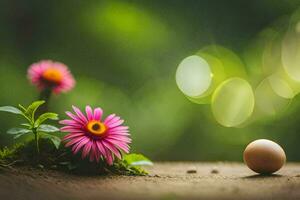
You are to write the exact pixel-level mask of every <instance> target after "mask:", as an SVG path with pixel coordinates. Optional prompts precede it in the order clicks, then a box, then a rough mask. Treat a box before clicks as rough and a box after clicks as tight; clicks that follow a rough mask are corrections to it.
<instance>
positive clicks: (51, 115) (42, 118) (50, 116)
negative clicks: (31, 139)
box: [34, 112, 58, 127]
mask: <svg viewBox="0 0 300 200" xmlns="http://www.w3.org/2000/svg"><path fill="white" fill-rule="evenodd" d="M47 119H51V120H58V115H57V114H56V113H50V112H47V113H44V114H42V115H40V116H39V117H38V118H37V120H36V121H35V123H34V127H39V126H40V125H41V124H42V123H43V122H44V121H46V120H47Z"/></svg>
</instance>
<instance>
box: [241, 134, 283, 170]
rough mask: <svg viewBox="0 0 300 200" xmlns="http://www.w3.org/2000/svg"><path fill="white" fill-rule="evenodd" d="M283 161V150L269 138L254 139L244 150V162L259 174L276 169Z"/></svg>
mask: <svg viewBox="0 0 300 200" xmlns="http://www.w3.org/2000/svg"><path fill="white" fill-rule="evenodd" d="M285 161H286V156H285V153H284V150H283V149H282V148H281V146H279V145H278V144H277V143H275V142H273V141H271V140H266V139H259V140H255V141H253V142H251V143H250V144H248V146H247V147H246V149H245V151H244V162H245V163H246V164H247V166H248V167H249V168H250V169H252V170H253V171H255V172H257V173H260V174H272V173H274V172H276V171H278V170H279V169H280V168H281V167H282V166H283V165H284V163H285Z"/></svg>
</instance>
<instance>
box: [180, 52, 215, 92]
mask: <svg viewBox="0 0 300 200" xmlns="http://www.w3.org/2000/svg"><path fill="white" fill-rule="evenodd" d="M211 82H212V72H211V69H210V66H209V64H208V63H207V62H206V61H205V60H204V59H203V58H201V57H200V56H196V55H193V56H189V57H187V58H185V59H184V60H183V61H182V62H181V63H180V64H179V66H178V68H177V71H176V83H177V86H178V87H179V89H180V90H181V91H182V92H183V93H184V94H185V95H187V96H189V97H197V96H201V95H202V94H204V93H205V92H206V91H207V90H208V89H209V87H210V85H211Z"/></svg>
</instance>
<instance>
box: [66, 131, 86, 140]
mask: <svg viewBox="0 0 300 200" xmlns="http://www.w3.org/2000/svg"><path fill="white" fill-rule="evenodd" d="M84 135H85V134H84V133H70V134H68V135H66V136H65V137H63V141H64V140H68V139H71V138H75V137H79V136H84Z"/></svg>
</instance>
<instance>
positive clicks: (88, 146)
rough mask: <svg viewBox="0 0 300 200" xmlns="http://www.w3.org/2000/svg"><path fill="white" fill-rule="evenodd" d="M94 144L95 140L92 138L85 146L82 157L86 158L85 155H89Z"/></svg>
mask: <svg viewBox="0 0 300 200" xmlns="http://www.w3.org/2000/svg"><path fill="white" fill-rule="evenodd" d="M92 144H93V142H92V141H91V140H90V141H89V142H88V143H87V144H86V145H85V146H84V147H83V150H82V155H81V157H82V158H85V157H86V156H87V155H88V153H89V152H90V150H91V147H92Z"/></svg>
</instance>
